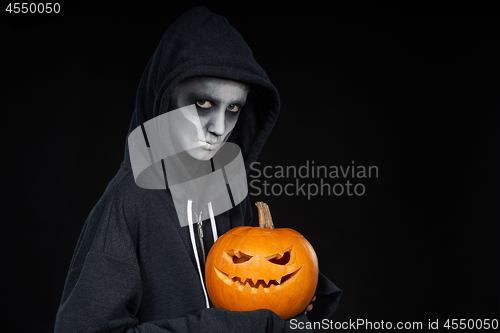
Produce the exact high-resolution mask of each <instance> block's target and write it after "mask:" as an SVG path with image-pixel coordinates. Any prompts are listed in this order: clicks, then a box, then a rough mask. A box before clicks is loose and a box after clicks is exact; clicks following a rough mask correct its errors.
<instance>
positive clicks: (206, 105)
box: [196, 99, 212, 109]
mask: <svg viewBox="0 0 500 333" xmlns="http://www.w3.org/2000/svg"><path fill="white" fill-rule="evenodd" d="M196 105H198V106H199V107H200V108H204V109H208V108H209V107H211V106H212V103H210V102H209V101H207V100H205V99H201V100H199V101H196Z"/></svg>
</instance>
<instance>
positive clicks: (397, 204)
mask: <svg viewBox="0 0 500 333" xmlns="http://www.w3.org/2000/svg"><path fill="white" fill-rule="evenodd" d="M298 3H299V2H297V4H298ZM200 4H205V5H207V7H208V8H209V9H211V10H212V11H214V12H216V13H218V14H221V15H223V16H226V17H227V18H228V19H229V21H230V23H231V24H232V25H233V26H235V27H236V29H237V30H238V31H240V33H241V34H242V35H243V37H244V38H245V40H246V41H247V43H248V44H249V46H250V47H251V48H252V50H253V52H254V56H255V58H256V60H257V61H258V62H259V63H260V64H261V65H262V67H263V68H264V69H265V70H266V72H267V73H268V75H269V77H270V78H271V80H272V81H273V83H274V84H275V85H276V87H277V88H278V91H279V92H280V97H281V101H282V108H281V114H280V118H279V120H278V122H277V124H276V126H275V129H274V131H273V133H272V135H271V136H270V138H269V140H268V143H267V144H266V146H265V148H264V151H263V152H262V154H261V156H260V158H259V162H261V166H260V169H262V168H263V167H264V166H267V165H270V166H278V165H279V166H296V167H300V166H302V165H304V164H305V163H306V161H309V163H311V161H314V163H315V165H325V166H333V165H336V166H344V167H346V166H349V165H352V161H354V162H355V164H356V165H364V166H370V165H372V166H373V165H375V166H377V167H378V170H379V173H378V178H375V177H372V178H371V179H352V180H351V181H352V182H354V183H357V182H361V183H363V184H364V185H365V187H366V192H365V194H364V195H362V196H348V195H346V194H344V195H342V196H335V195H330V196H327V195H323V196H314V197H311V198H310V200H308V199H307V197H305V196H303V195H296V196H286V195H281V196H273V195H270V196H266V195H263V194H261V195H260V196H252V201H257V200H263V201H265V202H266V203H268V204H269V206H270V208H271V212H272V214H273V219H274V222H275V224H276V225H277V227H285V226H286V227H291V228H294V229H296V230H298V231H299V232H301V233H302V234H303V235H304V236H305V237H306V238H307V239H308V240H309V241H310V242H311V243H312V244H313V246H314V247H315V249H316V252H317V255H318V258H319V262H320V269H321V271H322V272H323V273H324V274H325V275H327V276H328V277H329V278H330V279H331V280H332V281H333V282H334V283H335V284H337V285H338V286H339V287H340V288H341V289H343V290H344V295H343V297H342V301H341V304H340V307H339V309H338V311H337V312H336V313H335V315H334V317H333V318H332V319H333V320H334V321H348V320H349V319H353V320H355V319H358V318H362V319H368V320H371V321H381V320H384V321H392V322H396V321H402V320H412V321H422V322H424V325H427V321H428V319H431V320H435V319H440V320H441V321H440V323H443V322H444V320H446V319H447V318H465V319H468V318H472V319H484V318H492V319H493V318H499V284H500V283H499V281H500V279H499V260H498V258H499V256H498V253H499V245H498V244H499V217H500V216H499V215H500V214H499V211H498V206H499V204H500V200H499V199H500V195H499V191H498V190H499V173H498V171H499V170H500V169H499V167H500V165H499V164H500V163H499V152H500V137H499V126H498V125H499V122H500V115H499V108H500V98H499V96H500V94H499V91H500V90H499V88H500V84H499V74H500V60H499V59H500V47H499V42H500V34H499V26H498V17H499V14H500V12H499V10H497V9H496V8H493V7H487V6H484V7H481V6H480V5H469V6H457V5H456V4H454V5H444V4H441V5H436V4H432V5H429V4H428V5H425V4H419V3H413V4H412V5H410V4H405V5H401V4H391V3H388V2H378V3H375V2H359V1H358V2H349V4H346V3H333V4H329V5H328V6H314V5H308V4H304V3H302V4H301V5H297V4H296V5H291V2H289V4H288V5H287V6H284V7H272V8H270V7H268V6H266V5H262V4H258V3H254V2H249V1H246V2H239V3H237V4H236V3H234V5H231V6H222V5H210V4H207V3H200ZM194 5H198V3H196V4H195V3H188V2H185V1H183V2H182V3H181V4H157V5H151V4H148V5H146V4H141V3H139V2H136V3H134V2H129V3H128V4H124V3H122V4H121V5H118V3H117V5H116V6H115V7H111V6H107V7H103V5H100V4H98V3H97V2H95V3H89V2H82V3H81V4H72V5H69V4H68V5H64V4H63V5H62V6H61V13H60V14H8V13H6V12H3V13H2V16H1V26H0V27H1V29H2V34H1V35H0V36H1V42H2V43H1V44H2V46H1V48H2V51H1V65H0V66H1V72H0V76H1V78H2V89H1V92H0V94H1V98H0V103H1V104H0V106H1V116H2V120H3V121H2V130H1V133H2V142H4V144H3V147H2V187H1V188H2V199H1V203H2V214H1V218H2V232H1V239H0V240H1V243H0V244H1V246H2V248H1V253H2V256H1V258H2V259H1V260H2V265H1V267H2V280H1V283H2V288H1V301H0V307H1V309H0V313H1V315H2V331H5V332H35V331H36V332H51V331H52V330H53V323H54V319H55V314H56V311H57V307H58V305H59V301H60V297H61V293H62V288H63V285H64V280H65V277H66V273H67V270H68V267H69V263H70V260H71V256H72V253H73V250H74V246H75V244H76V241H77V238H78V236H79V233H80V230H81V228H82V226H83V223H84V221H85V218H86V216H87V215H88V213H89V212H90V210H91V209H92V207H93V205H94V204H95V203H96V202H97V200H98V199H99V197H100V195H101V194H102V192H103V191H104V188H105V186H106V185H107V183H108V181H109V180H110V179H111V178H112V177H113V175H114V174H115V172H116V171H117V169H118V167H119V164H120V163H121V160H122V158H123V149H124V147H125V139H126V138H125V135H126V133H127V130H128V125H129V121H130V116H131V114H132V111H133V109H134V103H135V94H136V89H137V86H138V83H139V80H140V77H141V75H142V71H143V70H144V68H145V66H146V64H147V61H148V60H149V57H150V56H151V55H152V54H153V52H154V50H155V48H156V46H157V43H158V42H159V40H160V38H161V36H162V34H163V32H164V31H165V29H166V28H167V27H168V26H169V24H171V23H172V22H173V21H174V20H175V19H176V18H177V17H179V16H180V15H181V14H182V13H183V12H184V11H185V10H187V9H189V8H191V7H192V6H194ZM4 7H6V5H4ZM3 10H4V8H2V11H3ZM261 180H262V181H263V180H264V179H263V178H261ZM267 181H268V182H270V183H271V184H274V183H276V182H279V183H280V184H282V185H284V184H286V183H288V182H294V181H295V179H281V180H279V179H267ZM301 181H302V182H304V183H319V180H318V179H301ZM329 181H330V182H331V183H335V182H343V183H345V179H339V180H329ZM250 190H251V192H255V190H252V189H250ZM255 223H256V221H255Z"/></svg>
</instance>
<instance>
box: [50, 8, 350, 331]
mask: <svg viewBox="0 0 500 333" xmlns="http://www.w3.org/2000/svg"><path fill="white" fill-rule="evenodd" d="M193 76H212V77H219V78H223V79H230V80H234V81H241V82H246V83H249V84H251V86H252V92H251V93H250V94H249V96H248V98H247V102H246V104H245V106H244V108H243V110H242V112H241V114H240V116H239V118H238V122H237V124H236V127H235V128H234V130H233V132H232V133H231V136H230V138H229V140H228V142H233V143H235V144H237V145H238V146H239V147H240V149H241V154H242V157H243V161H244V164H245V168H246V170H247V172H249V171H250V164H251V163H252V162H254V161H255V160H256V159H257V157H258V155H259V153H260V151H261V149H262V147H263V145H264V143H265V141H266V139H267V137H268V136H269V134H270V131H271V129H272V127H273V125H274V123H275V121H276V119H277V117H278V112H279V97H278V93H277V91H276V89H275V87H274V86H273V85H272V84H271V82H270V80H269V78H268V77H267V75H266V74H265V72H264V70H263V69H262V68H261V67H260V66H259V65H258V64H257V62H256V61H255V60H254V58H253V55H252V52H251V50H250V48H249V47H248V46H247V45H246V43H245V41H244V40H243V38H242V37H241V35H240V34H239V33H238V32H237V31H236V30H235V29H234V28H233V27H232V26H231V25H230V24H229V23H228V21H227V20H226V19H225V18H223V17H221V16H219V15H216V14H214V13H212V12H210V11H209V10H208V9H206V8H204V7H198V8H194V9H192V10H190V11H188V12H186V13H185V14H184V15H182V16H181V17H180V18H179V19H178V20H177V21H175V22H174V23H173V24H172V25H171V26H170V27H169V28H168V29H167V31H166V32H165V34H164V35H163V37H162V39H161V41H160V44H159V46H158V48H157V49H156V51H155V53H154V54H153V56H152V57H151V59H150V61H149V63H148V65H147V67H146V69H145V71H144V74H143V76H142V79H141V82H140V85H139V88H138V92H137V98H136V108H135V110H134V113H133V115H132V121H131V124H130V129H129V135H130V133H132V131H133V130H134V129H136V128H137V127H138V126H141V124H143V123H145V122H147V121H148V120H151V119H153V118H155V117H157V116H159V115H161V114H163V113H164V112H167V111H168V110H169V100H170V96H171V94H172V91H173V89H174V88H175V86H176V85H177V84H178V83H179V82H181V81H182V80H184V79H186V78H189V77H193ZM214 221H215V223H216V229H217V233H218V234H219V235H218V236H221V235H222V234H224V233H225V232H227V231H228V230H230V229H232V228H234V227H237V226H241V225H251V224H252V206H251V203H250V200H249V197H248V196H246V197H245V198H244V200H242V201H241V202H240V203H239V204H236V205H235V206H234V207H233V208H232V209H230V210H229V211H226V212H224V213H222V214H219V215H217V216H216V218H215V219H214ZM203 226H204V233H205V239H206V240H207V241H206V244H205V245H206V252H207V253H208V250H209V249H210V247H211V245H212V244H213V242H210V241H208V240H212V237H213V232H212V228H210V221H209V222H208V223H204V224H203ZM205 226H206V228H205ZM188 229H189V228H187V227H185V226H184V227H183V226H181V224H180V223H179V219H178V216H177V213H176V209H175V206H174V202H173V199H172V193H171V192H170V189H169V188H166V189H157V190H153V189H145V188H142V187H140V186H138V185H137V183H136V180H135V178H134V174H133V171H132V166H131V162H130V155H129V149H128V145H127V144H126V148H125V157H124V160H123V162H122V164H121V167H120V169H119V170H118V172H117V174H116V176H115V177H114V178H113V179H112V180H111V182H110V183H109V185H108V186H107V188H106V190H105V192H104V194H103V196H102V197H101V199H100V200H99V202H98V203H97V204H96V206H95V207H94V208H93V210H92V211H91V213H90V215H89V216H88V218H87V220H86V222H85V225H84V227H83V230H82V232H81V235H80V238H79V240H78V243H77V245H76V249H75V252H74V255H73V258H72V261H71V265H70V269H69V273H68V276H67V279H66V284H65V286H64V291H63V295H62V299H61V304H60V307H59V310H58V313H57V317H56V323H55V332H57V333H62V332H68V333H77V332H128V333H132V332H284V331H287V330H288V329H290V320H288V321H284V320H283V319H282V318H281V317H279V316H278V315H276V314H275V313H273V312H272V311H270V310H265V309H263V310H257V311H248V312H232V311H227V310H223V309H215V308H207V306H206V304H207V299H206V297H205V295H206V294H205V292H204V289H203V284H202V283H201V281H200V275H201V274H200V270H199V269H198V267H197V263H196V260H195V258H196V257H195V251H194V250H193V246H192V245H193V244H192V243H191V237H190V236H191V235H190V231H189V230H188ZM197 252H198V255H199V256H201V255H202V254H201V252H200V251H199V248H198V250H197ZM341 293H342V292H341V290H340V289H338V288H337V287H336V286H335V285H334V284H333V283H331V282H330V281H329V280H328V279H326V278H325V277H324V276H323V275H322V274H321V273H320V275H319V282H318V287H317V291H316V295H317V300H316V301H315V302H314V303H313V304H314V309H313V310H312V311H310V312H309V313H308V314H307V316H306V315H304V314H302V315H299V316H297V317H296V318H294V319H296V320H297V321H302V322H304V321H307V320H308V319H309V320H311V321H319V320H321V319H323V318H329V317H330V316H331V315H332V314H333V312H334V311H335V309H336V308H337V305H338V302H339V300H340V295H341Z"/></svg>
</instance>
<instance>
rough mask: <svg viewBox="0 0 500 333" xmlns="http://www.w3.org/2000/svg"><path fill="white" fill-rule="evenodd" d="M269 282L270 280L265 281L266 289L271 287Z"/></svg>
mask: <svg viewBox="0 0 500 333" xmlns="http://www.w3.org/2000/svg"><path fill="white" fill-rule="evenodd" d="M269 281H270V279H264V283H265V284H266V287H268V286H269Z"/></svg>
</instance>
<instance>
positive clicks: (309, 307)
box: [304, 296, 316, 314]
mask: <svg viewBox="0 0 500 333" xmlns="http://www.w3.org/2000/svg"><path fill="white" fill-rule="evenodd" d="M315 300H316V296H314V297H313V299H312V300H311V303H310V304H309V305H308V306H307V308H306V311H304V314H307V311H311V310H312V309H313V304H312V302H314V301H315Z"/></svg>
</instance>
